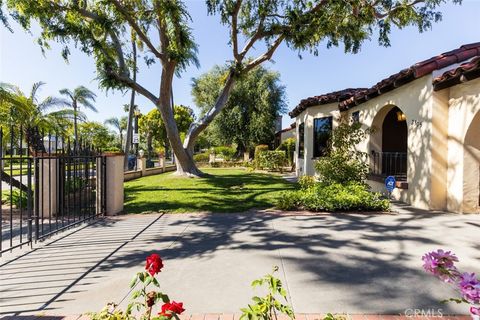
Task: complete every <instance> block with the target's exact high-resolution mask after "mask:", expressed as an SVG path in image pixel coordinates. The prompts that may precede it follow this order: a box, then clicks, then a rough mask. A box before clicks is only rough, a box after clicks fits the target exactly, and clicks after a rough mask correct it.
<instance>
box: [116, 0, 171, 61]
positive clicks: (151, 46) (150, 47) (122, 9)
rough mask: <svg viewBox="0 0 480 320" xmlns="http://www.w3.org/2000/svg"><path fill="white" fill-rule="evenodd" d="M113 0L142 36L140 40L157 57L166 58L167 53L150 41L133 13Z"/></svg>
mask: <svg viewBox="0 0 480 320" xmlns="http://www.w3.org/2000/svg"><path fill="white" fill-rule="evenodd" d="M110 1H112V3H113V4H114V5H115V8H117V10H118V11H119V12H120V13H121V14H122V15H123V17H124V18H125V19H126V20H127V21H128V24H129V25H130V26H131V27H132V29H133V30H135V32H136V33H137V35H138V36H139V37H140V40H142V41H143V43H145V44H146V45H147V47H148V49H150V51H151V52H152V53H153V54H154V55H155V56H156V57H157V58H159V59H160V60H162V61H163V60H164V59H165V55H164V54H163V53H161V52H159V51H158V50H157V48H155V46H154V45H153V44H152V42H151V41H150V39H149V38H148V37H147V35H146V34H145V33H144V32H143V31H142V29H141V28H140V26H139V25H138V24H137V22H136V21H135V19H134V18H133V16H132V15H131V14H129V13H128V12H127V10H125V8H124V7H123V6H122V5H121V4H120V2H119V1H117V0H110Z"/></svg>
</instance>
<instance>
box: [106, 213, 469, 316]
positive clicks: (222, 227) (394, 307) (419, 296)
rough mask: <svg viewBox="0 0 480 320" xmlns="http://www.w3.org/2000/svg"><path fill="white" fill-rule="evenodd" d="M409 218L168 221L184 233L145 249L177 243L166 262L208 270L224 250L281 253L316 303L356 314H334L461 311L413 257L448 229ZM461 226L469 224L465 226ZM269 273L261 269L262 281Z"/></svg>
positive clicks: (138, 258)
mask: <svg viewBox="0 0 480 320" xmlns="http://www.w3.org/2000/svg"><path fill="white" fill-rule="evenodd" d="M408 215H409V214H402V215H399V216H389V220H382V219H379V217H381V216H378V215H364V214H363V215H359V214H349V215H341V214H337V215H318V216H283V217H279V216H276V215H273V214H265V213H262V214H255V213H245V214H236V215H222V214H217V215H202V216H192V215H189V216H166V217H165V218H162V219H161V220H160V222H161V221H162V220H163V223H164V224H166V227H167V228H168V227H169V226H171V227H174V226H177V227H178V226H185V227H186V228H185V229H184V232H183V233H182V234H181V235H178V234H166V235H165V234H158V235H155V236H152V237H151V238H150V239H148V241H147V242H148V243H149V244H150V245H155V244H158V243H175V245H172V246H168V247H167V248H166V249H163V250H160V251H159V253H160V254H161V256H162V257H163V258H164V259H166V260H167V261H168V260H182V259H195V260H198V262H196V263H202V261H204V260H205V259H206V260H210V259H215V258H218V257H219V255H221V254H222V253H223V252H225V250H228V251H230V252H233V253H236V254H239V255H242V254H243V255H246V254H247V255H256V254H258V255H263V254H265V253H267V252H269V253H271V252H278V253H279V254H280V255H281V256H282V257H283V261H284V262H283V265H284V266H283V268H284V269H285V271H286V272H287V274H288V275H289V278H290V279H294V278H295V276H294V275H296V274H298V273H300V274H304V275H307V278H308V279H309V280H308V282H309V283H310V285H309V286H308V287H309V288H310V289H312V285H311V283H314V284H315V285H314V286H313V288H314V289H313V291H314V292H312V293H311V301H314V303H316V305H322V303H327V302H325V301H328V299H329V295H330V293H329V291H328V290H334V291H335V294H334V296H337V297H339V298H338V299H340V300H341V303H340V304H339V305H348V306H350V307H351V309H350V310H332V311H336V312H337V311H338V312H340V311H353V310H361V311H362V312H375V313H387V314H388V313H403V312H404V311H405V309H407V308H420V309H421V308H424V309H426V308H442V309H443V311H444V313H445V312H452V311H453V310H458V309H451V306H449V305H443V304H440V303H439V302H438V301H440V300H441V299H442V298H445V297H448V296H449V291H448V289H446V287H445V286H442V284H441V283H440V282H439V281H438V280H436V279H434V278H433V277H431V276H430V275H428V274H426V273H424V272H423V270H422V268H421V264H422V263H421V260H420V257H421V253H420V252H416V251H415V252H412V251H414V250H415V249H412V248H415V247H417V246H425V245H428V246H429V247H432V249H436V248H437V247H443V246H445V245H447V244H448V242H449V240H450V239H448V237H441V236H439V237H432V235H431V233H432V231H431V229H429V227H428V226H429V225H435V226H436V225H439V224H442V223H443V222H442V221H441V220H437V219H438V216H436V215H430V216H426V215H425V216H423V217H422V219H423V220H424V221H422V222H421V223H418V221H416V220H409V219H407V220H405V218H406V217H407V216H408ZM177 217H178V218H177ZM456 223H457V224H458V225H460V226H462V225H466V222H465V221H462V222H456ZM187 226H188V228H187ZM406 244H409V249H407V248H406V247H407V246H406ZM456 245H457V246H458V245H460V246H461V245H462V244H458V243H457V244H456ZM147 246H148V245H147ZM150 248H151V247H150ZM150 251H151V249H146V250H139V251H136V252H131V253H128V254H126V255H123V256H115V257H113V259H110V260H109V261H107V263H106V264H103V265H102V266H101V268H104V269H108V268H110V267H111V266H118V265H119V264H121V265H124V266H134V265H141V264H142V262H143V260H144V258H145V256H147V255H148V254H150V253H151V252H150ZM247 260H248V259H247ZM412 261H413V262H412ZM245 263H248V262H245ZM267 271H268V270H258V272H259V274H258V275H261V274H262V273H264V272H267ZM472 271H476V270H472ZM477 271H478V270H477ZM232 272H235V270H232ZM255 276H257V275H252V277H255ZM289 288H290V290H291V291H292V292H291V294H292V295H295V293H298V292H299V291H302V290H303V289H302V281H300V280H299V281H297V282H295V281H293V280H289ZM332 288H336V289H332ZM342 291H345V293H346V294H345V295H343V296H342V295H341V294H340V295H339V292H340V293H341V292H342ZM309 301H310V300H309ZM328 303H331V302H328Z"/></svg>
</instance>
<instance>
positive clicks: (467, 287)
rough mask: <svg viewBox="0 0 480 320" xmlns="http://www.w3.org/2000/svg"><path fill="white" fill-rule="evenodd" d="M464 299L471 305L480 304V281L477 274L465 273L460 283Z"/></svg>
mask: <svg viewBox="0 0 480 320" xmlns="http://www.w3.org/2000/svg"><path fill="white" fill-rule="evenodd" d="M458 285H459V287H460V292H461V294H462V297H463V298H464V299H465V300H467V301H468V302H470V303H480V281H478V279H477V277H476V276H475V273H464V274H462V275H461V276H460V282H459V284H458Z"/></svg>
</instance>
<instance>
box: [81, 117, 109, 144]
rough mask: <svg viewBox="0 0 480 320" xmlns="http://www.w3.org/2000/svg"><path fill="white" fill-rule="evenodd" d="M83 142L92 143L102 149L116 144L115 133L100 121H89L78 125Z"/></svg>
mask: <svg viewBox="0 0 480 320" xmlns="http://www.w3.org/2000/svg"><path fill="white" fill-rule="evenodd" d="M78 134H79V136H80V137H81V141H82V143H87V144H92V145H93V146H94V147H95V148H99V149H101V150H104V149H107V148H111V147H113V146H114V144H113V143H114V140H115V138H114V135H113V134H112V133H111V132H110V131H109V130H108V128H107V127H105V125H103V124H102V123H100V122H94V121H87V122H83V123H80V124H79V125H78Z"/></svg>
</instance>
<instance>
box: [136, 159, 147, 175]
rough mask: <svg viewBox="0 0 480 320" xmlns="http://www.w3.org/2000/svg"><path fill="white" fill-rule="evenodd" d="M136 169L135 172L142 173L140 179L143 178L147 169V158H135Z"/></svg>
mask: <svg viewBox="0 0 480 320" xmlns="http://www.w3.org/2000/svg"><path fill="white" fill-rule="evenodd" d="M137 163H138V168H137V170H138V171H140V172H142V177H145V170H146V169H147V158H145V157H144V156H143V157H138V158H137Z"/></svg>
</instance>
